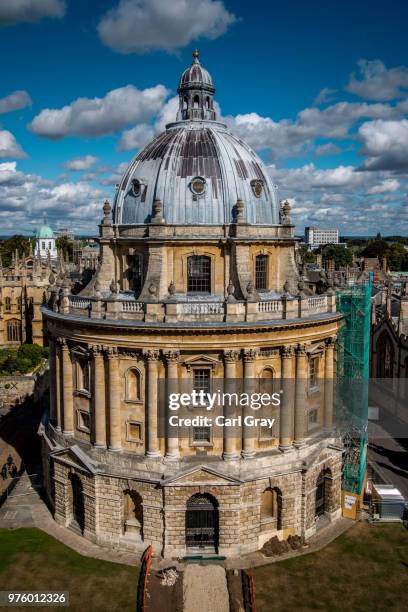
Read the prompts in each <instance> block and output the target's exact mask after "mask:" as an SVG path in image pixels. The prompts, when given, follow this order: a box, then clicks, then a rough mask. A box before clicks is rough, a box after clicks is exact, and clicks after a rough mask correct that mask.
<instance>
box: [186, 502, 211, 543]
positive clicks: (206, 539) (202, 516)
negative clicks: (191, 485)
mask: <svg viewBox="0 0 408 612" xmlns="http://www.w3.org/2000/svg"><path fill="white" fill-rule="evenodd" d="M186 546H187V548H207V547H211V548H214V549H215V550H217V548H218V502H217V500H216V499H215V497H213V496H212V495H209V494H207V493H206V494H201V493H197V494H196V495H193V496H192V497H190V499H189V500H188V501H187V509H186Z"/></svg>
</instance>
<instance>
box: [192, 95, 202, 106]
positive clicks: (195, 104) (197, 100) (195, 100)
mask: <svg viewBox="0 0 408 612" xmlns="http://www.w3.org/2000/svg"><path fill="white" fill-rule="evenodd" d="M199 106H200V98H199V97H198V96H194V98H193V108H199Z"/></svg>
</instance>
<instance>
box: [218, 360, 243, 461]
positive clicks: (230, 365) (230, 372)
mask: <svg viewBox="0 0 408 612" xmlns="http://www.w3.org/2000/svg"><path fill="white" fill-rule="evenodd" d="M238 358H239V352H238V351H234V350H226V351H224V363H225V368H224V391H225V392H226V393H239V392H240V389H237V388H236V387H237V380H236V379H237V372H236V370H237V368H236V366H237V361H238ZM236 416H237V407H236V405H231V406H230V405H228V404H226V405H225V406H224V417H225V419H233V418H235V417H236ZM223 435H224V446H223V455H222V456H223V459H224V460H225V461H233V460H235V459H238V458H239V455H238V452H237V450H236V440H237V429H236V427H224V428H223Z"/></svg>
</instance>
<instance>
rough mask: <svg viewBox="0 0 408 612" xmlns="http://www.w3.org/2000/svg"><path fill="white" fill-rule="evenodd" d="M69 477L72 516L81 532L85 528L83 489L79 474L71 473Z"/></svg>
mask: <svg viewBox="0 0 408 612" xmlns="http://www.w3.org/2000/svg"><path fill="white" fill-rule="evenodd" d="M70 479H71V488H72V518H73V520H74V522H75V523H77V524H78V526H79V528H80V530H81V532H82V533H83V531H84V528H85V505H84V490H83V486H82V482H81V479H80V478H79V476H77V475H76V474H71V477H70Z"/></svg>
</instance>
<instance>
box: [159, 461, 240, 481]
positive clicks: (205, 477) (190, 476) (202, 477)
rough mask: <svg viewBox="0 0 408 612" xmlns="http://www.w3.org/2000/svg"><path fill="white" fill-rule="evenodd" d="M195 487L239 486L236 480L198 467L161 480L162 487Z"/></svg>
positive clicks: (203, 467)
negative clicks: (208, 485)
mask: <svg viewBox="0 0 408 612" xmlns="http://www.w3.org/2000/svg"><path fill="white" fill-rule="evenodd" d="M190 484H191V485H197V484H203V485H204V484H206V485H207V484H211V485H219V486H222V485H231V484H240V481H239V480H237V479H236V478H233V477H231V476H228V475H226V474H222V473H221V472H217V471H216V470H212V469H210V468H208V467H206V466H203V465H200V466H197V467H195V468H191V469H189V470H187V471H184V472H179V473H178V474H177V475H175V476H171V477H169V478H166V479H164V480H163V485H164V486H180V485H190Z"/></svg>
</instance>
